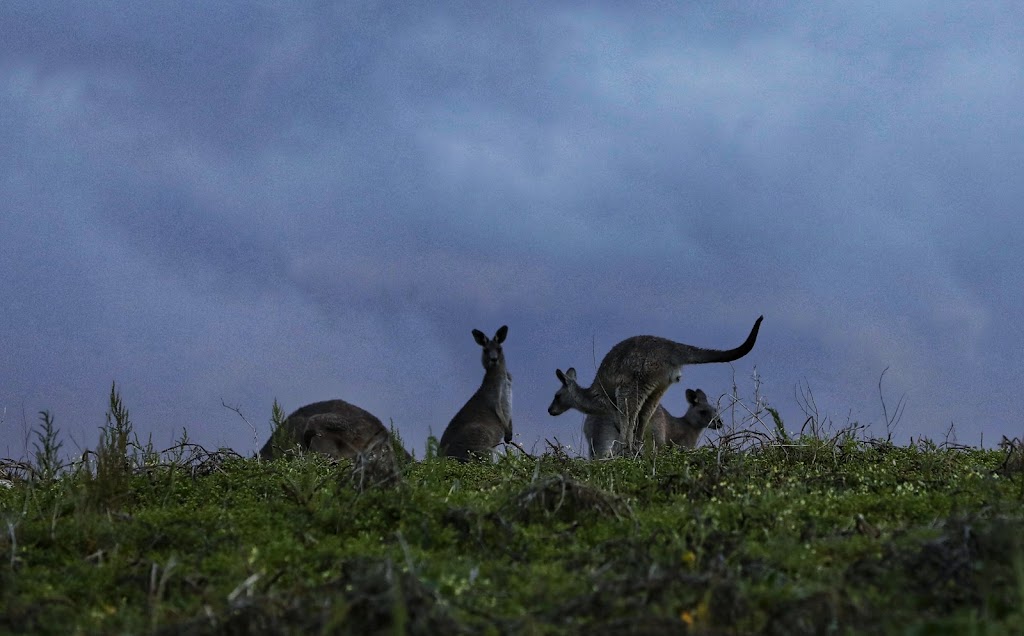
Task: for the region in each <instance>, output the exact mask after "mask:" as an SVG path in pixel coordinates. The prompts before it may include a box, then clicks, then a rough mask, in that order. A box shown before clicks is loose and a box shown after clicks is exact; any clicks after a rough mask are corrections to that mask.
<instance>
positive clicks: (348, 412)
mask: <svg viewBox="0 0 1024 636" xmlns="http://www.w3.org/2000/svg"><path fill="white" fill-rule="evenodd" d="M296 445H298V446H299V447H300V448H302V450H309V451H313V452H317V453H322V454H324V455H328V456H330V457H334V458H336V459H342V458H348V459H352V458H354V457H356V456H357V455H360V454H364V455H367V454H370V453H373V452H375V451H382V450H384V449H386V448H387V447H388V446H390V445H391V433H390V432H389V431H388V429H387V428H385V427H384V424H382V423H381V421H380V420H379V419H377V417H376V416H374V415H373V414H372V413H370V412H368V411H365V410H363V409H361V408H359V407H358V406H355V405H354V404H349V403H348V402H346V401H345V400H326V401H323V402H314V403H313V404H307V405H306V406H303V407H302V408H299V409H297V410H296V411H295V412H294V413H292V414H291V415H289V416H288V418H287V419H286V420H285V421H284V423H282V424H281V426H280V428H279V429H278V430H277V431H274V433H273V434H272V435H271V436H270V439H269V440H267V443H266V444H264V445H263V448H262V449H260V457H262V458H263V459H272V458H274V457H276V456H278V455H280V454H281V453H282V452H283V451H284V450H287V449H288V448H293V447H295V446H296ZM402 452H403V453H404V456H405V457H406V458H409V457H411V456H410V455H409V452H408V451H406V450H405V449H402Z"/></svg>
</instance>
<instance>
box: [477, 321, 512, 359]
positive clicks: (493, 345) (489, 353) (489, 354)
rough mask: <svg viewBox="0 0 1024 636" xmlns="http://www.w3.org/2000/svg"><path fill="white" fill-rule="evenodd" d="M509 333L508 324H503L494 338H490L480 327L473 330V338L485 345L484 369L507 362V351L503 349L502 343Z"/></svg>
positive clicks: (482, 345)
mask: <svg viewBox="0 0 1024 636" xmlns="http://www.w3.org/2000/svg"><path fill="white" fill-rule="evenodd" d="M507 335H508V325H502V326H501V327H500V328H499V329H498V331H497V333H495V334H494V337H493V338H488V337H487V336H485V335H484V332H482V331H480V330H479V329H474V330H473V339H474V340H476V343H477V344H478V345H480V346H481V347H483V349H484V352H483V363H484V369H491V368H493V367H495V366H497V365H500V364H504V363H505V353H504V352H503V351H502V350H501V343H503V342H505V336H507Z"/></svg>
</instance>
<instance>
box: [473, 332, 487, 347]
mask: <svg viewBox="0 0 1024 636" xmlns="http://www.w3.org/2000/svg"><path fill="white" fill-rule="evenodd" d="M473 340H476V343H477V344H478V345H480V346H481V347H486V346H487V336H485V335H484V332H482V331H480V330H479V329H474V330H473Z"/></svg>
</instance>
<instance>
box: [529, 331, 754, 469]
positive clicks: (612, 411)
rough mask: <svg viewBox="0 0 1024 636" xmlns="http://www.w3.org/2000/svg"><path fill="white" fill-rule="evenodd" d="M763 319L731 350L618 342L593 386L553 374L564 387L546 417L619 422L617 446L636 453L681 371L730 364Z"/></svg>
mask: <svg viewBox="0 0 1024 636" xmlns="http://www.w3.org/2000/svg"><path fill="white" fill-rule="evenodd" d="M762 320H764V316H760V317H758V319H757V320H756V321H755V322H754V327H753V328H752V329H751V330H750V335H748V336H747V339H746V341H745V342H744V343H743V344H741V345H740V346H738V347H736V348H735V349H729V350H719V349H703V348H700V347H694V346H691V345H686V344H681V343H678V342H675V341H672V340H668V339H667V338H661V337H658V336H633V337H632V338H626V339H625V340H623V341H622V342H620V343H618V344H617V345H615V346H614V347H612V348H611V350H610V351H609V352H608V353H607V354H606V355H605V357H604V359H603V360H601V364H600V365H598V368H597V375H596V377H595V378H594V383H593V384H591V385H590V386H589V387H587V388H583V387H581V386H580V385H579V384H577V383H576V369H573V368H570V369H568V370H567V371H566V372H565V373H562V371H561V369H557V370H556V371H555V375H556V376H557V377H558V380H559V381H560V382H561V383H562V387H561V388H560V389H558V391H557V392H556V393H555V398H554V400H552V402H551V406H549V407H548V413H549V414H550V415H561V414H562V413H565V412H566V411H568V410H569V409H573V408H574V409H576V410H578V411H582V412H583V413H586V414H587V415H598V416H601V417H602V418H607V419H611V420H612V421H615V422H617V423H618V432H619V441H620V442H621V443H622V448H623V450H624V451H627V452H630V453H632V452H635V451H636V450H638V447H639V444H640V443H642V441H643V438H644V433H645V432H646V429H647V425H648V422H649V421H650V419H651V416H652V415H653V414H654V412H655V411H656V410H657V408H658V404H659V403H660V402H661V398H662V396H664V395H665V392H666V391H667V390H668V388H669V387H670V386H671V385H672V384H673V383H675V382H679V380H680V379H681V378H682V371H683V366H684V365H687V364H703V363H708V362H730V361H732V360H737V359H739V358H742V357H743V356H745V355H747V354H748V353H750V350H751V349H753V348H754V342H756V341H757V332H758V330H759V329H760V328H761V321H762Z"/></svg>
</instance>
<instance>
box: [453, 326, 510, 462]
mask: <svg viewBox="0 0 1024 636" xmlns="http://www.w3.org/2000/svg"><path fill="white" fill-rule="evenodd" d="M507 334H508V326H502V327H501V328H500V329H498V331H497V332H496V333H495V334H494V338H492V339H490V340H489V339H488V338H487V336H485V335H484V334H483V332H482V331H480V330H478V329H474V330H473V339H474V340H476V343H477V344H478V345H480V346H481V347H483V356H482V361H483V365H484V379H483V382H481V383H480V388H479V389H477V390H476V393H474V394H473V397H471V398H469V401H468V402H466V404H465V405H464V406H463V407H462V408H461V409H459V412H458V413H456V414H455V417H453V418H452V421H451V422H449V423H448V427H447V428H445V429H444V434H443V435H441V442H440V444H439V445H438V452H439V454H441V455H444V456H447V457H454V458H455V459H458V460H460V461H467V460H469V459H470V456H471V455H472V456H478V457H479V456H485V455H489V454H490V452H491V449H493V448H494V447H495V446H497V445H498V444H499V443H500V442H501V440H502V439H504V440H505V441H506V442H511V441H512V374H510V373H509V372H508V368H507V367H506V366H505V352H504V351H502V349H501V343H503V342H505V336H506V335H507Z"/></svg>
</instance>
